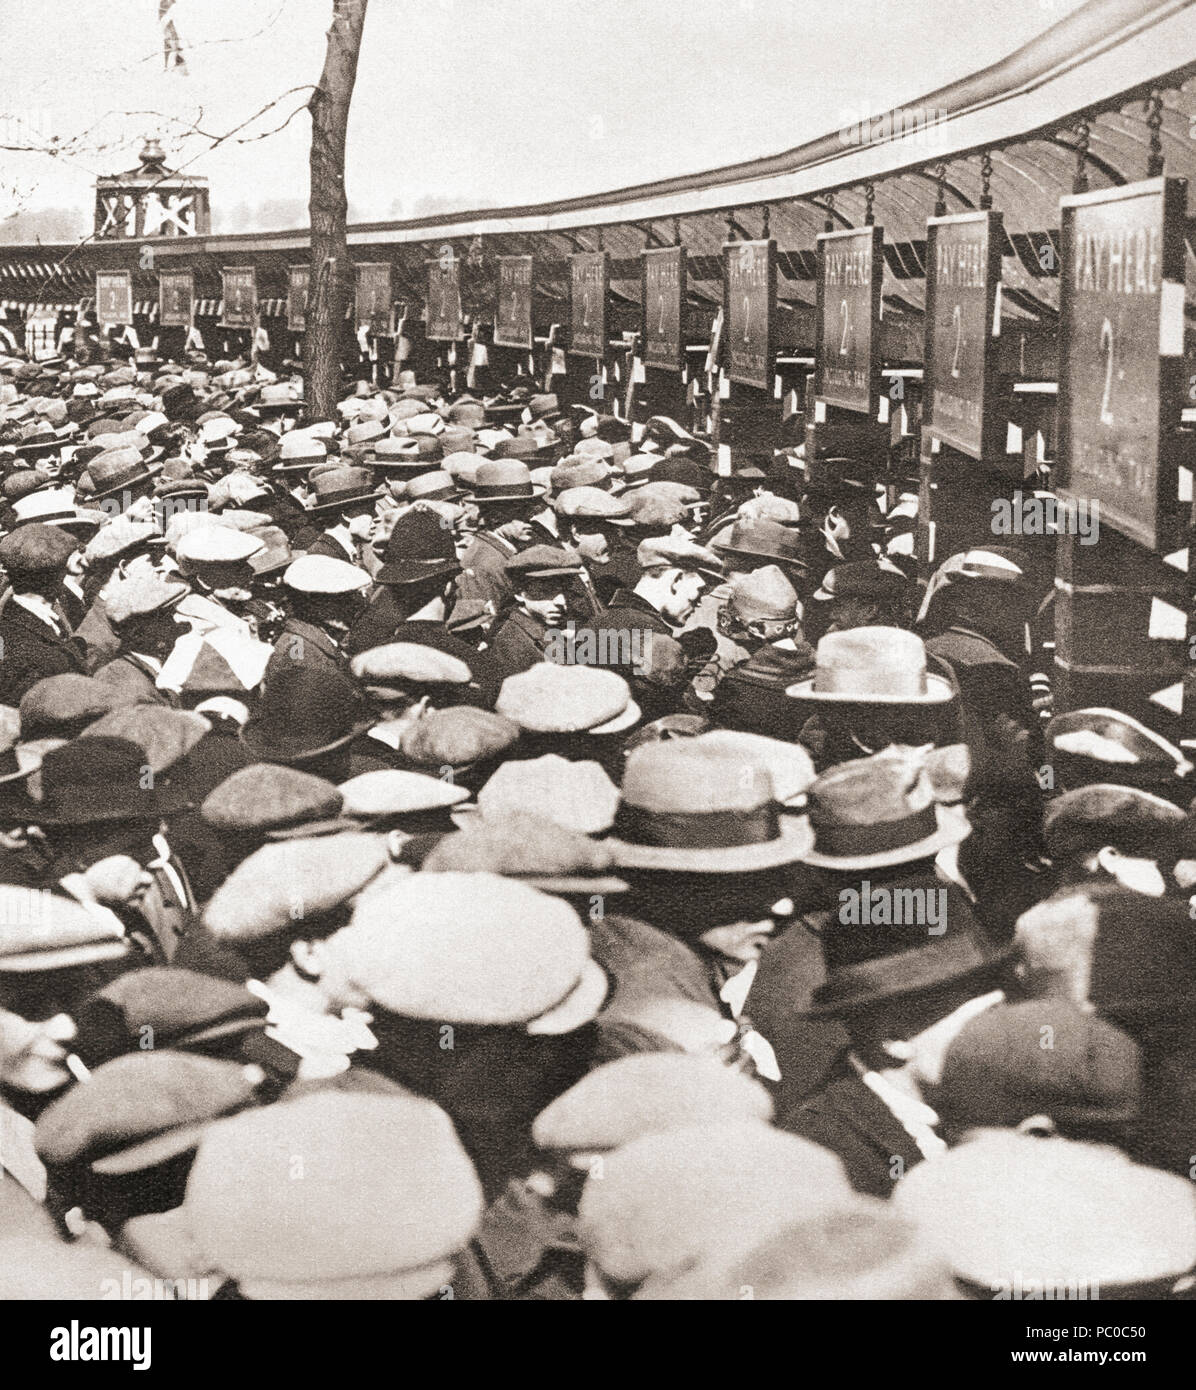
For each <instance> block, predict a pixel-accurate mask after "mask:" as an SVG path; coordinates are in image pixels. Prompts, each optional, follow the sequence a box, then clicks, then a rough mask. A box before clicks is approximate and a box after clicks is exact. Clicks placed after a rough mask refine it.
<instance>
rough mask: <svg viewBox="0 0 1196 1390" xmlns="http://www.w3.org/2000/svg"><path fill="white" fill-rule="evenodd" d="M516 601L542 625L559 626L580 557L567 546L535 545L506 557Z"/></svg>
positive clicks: (577, 569) (574, 579)
mask: <svg viewBox="0 0 1196 1390" xmlns="http://www.w3.org/2000/svg"><path fill="white" fill-rule="evenodd" d="M506 570H507V574H508V575H509V576H510V580H511V584H512V586H513V588H514V590H515V601H516V603H517V604H518V605H519V607H520V609H521V610H522V611H523V612H524V613H526V614H528V615H529V616H530V617H533V618H538V619H539V620H540V621H541V622H542V623H543V624H544V626H545V627H549V628H555V627H559V626H560V625H561V624H562V623H563V622H564V621H565V618H566V617H567V616H568V612H569V595H570V590H571V587H572V585H573V584H575V583H576V582H577V579H578V577H579V576H580V574H581V561H580V560H579V559H578V558H577V556H576V555H573V554H571V553H570V552H569V551H567V550H560V549H558V548H557V547H556V546H551V545H534V546H532V547H531V548H530V549H528V550H525V551H524V552H523V553H522V554H520V555H516V556H514V558H512V559H511V560H508V561H507V565H506Z"/></svg>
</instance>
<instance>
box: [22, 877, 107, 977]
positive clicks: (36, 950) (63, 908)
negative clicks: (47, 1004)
mask: <svg viewBox="0 0 1196 1390" xmlns="http://www.w3.org/2000/svg"><path fill="white" fill-rule="evenodd" d="M127 954H128V944H127V942H126V941H125V929H124V926H123V924H122V923H121V921H120V919H119V918H118V917H117V916H116V914H115V913H112V912H109V911H108V910H107V908H97V907H84V906H83V905H82V904H80V903H77V902H76V901H75V900H74V899H73V898H66V897H60V896H59V895H58V894H55V893H51V892H49V891H46V890H43V889H38V888H22V887H19V886H18V885H16V884H9V883H0V974H9V973H23V972H25V971H40V970H57V969H61V968H66V967H68V966H74V965H90V964H92V963H94V962H97V961H102V960H119V959H120V958H121V957H122V956H125V955H127Z"/></svg>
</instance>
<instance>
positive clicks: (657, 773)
mask: <svg viewBox="0 0 1196 1390" xmlns="http://www.w3.org/2000/svg"><path fill="white" fill-rule="evenodd" d="M811 839H812V836H811V833H810V830H809V828H808V826H807V825H806V824H805V823H804V822H803V821H802V820H801V819H800V818H798V817H793V816H785V815H783V814H782V808H781V806H780V804H779V803H778V801H777V799H776V791H775V788H774V786H773V782H772V778H771V776H770V775H769V772H768V769H767V767H766V766H765V765H764V764H763V763H762V762H760V761H759V760H757V759H755V758H752V757H749V756H746V755H740V754H737V753H733V752H731V751H729V750H725V749H721V748H711V747H709V746H704V745H703V744H702V743H701V741H700V740H698V739H676V740H671V741H668V742H663V743H651V744H645V745H643V746H641V747H639V748H636V749H635V750H634V751H633V752H632V753H631V755H630V756H629V757H628V759H627V768H626V771H625V773H624V775H623V787H622V801H621V804H620V806H619V809H618V811H617V812H616V814H615V824H614V833H613V834H612V835H611V837H610V839H609V844H610V846H611V848H612V849H613V850H614V853H615V863H616V865H618V866H619V867H622V868H631V869H667V870H675V871H678V872H682V873H700V874H724V873H751V872H755V871H758V870H762V869H772V868H777V867H779V866H780V865H782V864H792V863H795V862H796V861H798V860H800V859H802V858H804V857H805V854H806V852H807V851H808V850H809V847H810V843H811Z"/></svg>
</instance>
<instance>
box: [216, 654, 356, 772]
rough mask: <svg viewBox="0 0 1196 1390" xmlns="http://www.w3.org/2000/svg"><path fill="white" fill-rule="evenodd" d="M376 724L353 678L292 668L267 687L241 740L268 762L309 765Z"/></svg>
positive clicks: (282, 671) (286, 669) (254, 754)
mask: <svg viewBox="0 0 1196 1390" xmlns="http://www.w3.org/2000/svg"><path fill="white" fill-rule="evenodd" d="M371 722H372V721H371V720H370V718H369V717H368V714H367V713H366V711H365V708H364V706H363V705H362V703H361V696H360V694H359V692H358V689H357V687H356V685H354V683H353V682H352V681H351V680H350V679H349V678H348V677H347V676H343V675H341V673H340V672H339V671H334V670H312V669H311V668H309V667H306V666H290V667H284V668H283V669H282V670H281V671H279V673H278V674H277V675H276V676H274V677H273V678H272V679H270V680H269V681H267V683H266V688H265V690H264V691H263V692H262V702H261V707H260V709H259V711H258V713H257V715H256V717H255V718H253V719H251V720H250V721H249V723H248V724H246V725H245V727H244V729H242V730H241V740H242V742H243V743H244V744H245V746H246V748H248V749H249V751H250V752H251V753H252V754H253V756H254V757H255V758H258V759H259V760H260V761H262V762H268V763H269V762H276V763H305V762H310V761H312V760H313V759H315V758H319V757H321V756H323V755H324V754H325V753H331V752H333V751H334V750H335V749H337V748H343V747H344V746H345V745H346V744H348V743H351V742H352V741H353V740H354V739H355V738H357V736H358V735H359V734H362V733H364V732H365V731H366V729H368V728H369V727H370V724H371Z"/></svg>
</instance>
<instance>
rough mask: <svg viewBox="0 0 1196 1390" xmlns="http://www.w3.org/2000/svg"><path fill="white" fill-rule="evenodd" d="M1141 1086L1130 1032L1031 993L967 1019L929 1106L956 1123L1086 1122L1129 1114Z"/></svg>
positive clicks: (1121, 1119) (1123, 1119) (1110, 1121)
mask: <svg viewBox="0 0 1196 1390" xmlns="http://www.w3.org/2000/svg"><path fill="white" fill-rule="evenodd" d="M1048 1042H1049V1044H1050V1045H1049V1046H1047V1045H1046V1044H1047V1043H1048ZM1141 1091H1142V1059H1141V1054H1140V1052H1139V1049H1138V1045H1137V1043H1135V1042H1134V1040H1133V1039H1132V1038H1130V1037H1129V1036H1127V1035H1126V1034H1125V1033H1123V1032H1122V1031H1121V1030H1120V1029H1119V1028H1115V1027H1114V1026H1113V1025H1112V1024H1111V1023H1107V1022H1106V1021H1105V1020H1104V1019H1102V1018H1098V1017H1097V1016H1096V1015H1095V1014H1090V1013H1085V1012H1084V1011H1083V1010H1082V1009H1081V1008H1080V1006H1079V1005H1078V1004H1072V1003H1069V1002H1068V1001H1067V1000H1066V999H1031V1000H1027V1001H1026V1002H1024V1003H1020V1004H997V1005H995V1006H994V1007H993V1008H991V1009H985V1010H984V1012H983V1013H982V1014H979V1015H978V1016H977V1017H975V1018H973V1019H972V1020H971V1021H970V1022H969V1023H966V1024H965V1025H964V1027H963V1028H962V1029H961V1030H960V1032H959V1033H958V1034H957V1035H956V1037H955V1040H954V1041H953V1042H952V1043H951V1045H950V1046H949V1047H948V1049H947V1052H946V1055H945V1057H944V1059H943V1069H942V1075H941V1077H940V1079H939V1084H938V1087H937V1088H936V1090H935V1094H934V1105H935V1109H936V1110H937V1111H938V1113H939V1114H940V1115H941V1116H942V1117H943V1119H944V1120H945V1121H946V1122H947V1123H948V1124H950V1125H951V1127H952V1128H953V1129H971V1128H988V1129H1014V1128H1016V1127H1017V1126H1018V1125H1019V1124H1021V1122H1022V1121H1023V1120H1025V1119H1028V1118H1030V1117H1031V1116H1034V1115H1046V1116H1049V1117H1050V1118H1051V1119H1052V1120H1054V1121H1055V1122H1056V1123H1057V1124H1058V1125H1060V1126H1061V1127H1067V1128H1073V1127H1076V1126H1081V1127H1085V1128H1087V1127H1089V1126H1092V1127H1097V1126H1105V1125H1109V1126H1115V1125H1122V1124H1125V1123H1127V1122H1128V1121H1130V1120H1132V1119H1133V1118H1134V1117H1135V1116H1136V1115H1137V1114H1138V1111H1139V1107H1140V1101H1141Z"/></svg>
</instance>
